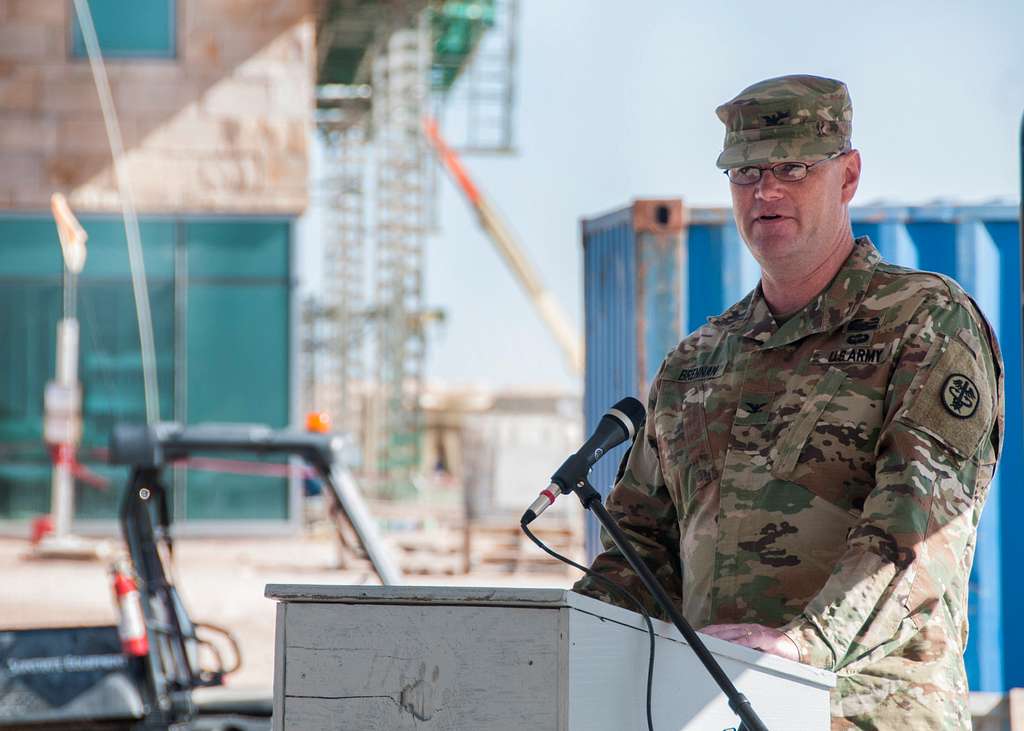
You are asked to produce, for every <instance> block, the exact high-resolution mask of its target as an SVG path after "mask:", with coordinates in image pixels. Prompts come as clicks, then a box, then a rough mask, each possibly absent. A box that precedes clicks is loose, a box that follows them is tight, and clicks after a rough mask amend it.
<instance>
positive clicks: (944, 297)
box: [574, 76, 1003, 730]
mask: <svg viewBox="0 0 1024 731" xmlns="http://www.w3.org/2000/svg"><path fill="white" fill-rule="evenodd" d="M717 113H718V116H719V118H720V119H721V120H722V121H723V122H724V123H725V126H726V135H725V145H724V149H723V151H722V153H721V155H720V156H719V157H718V163H717V164H718V167H719V168H721V169H723V170H724V171H725V173H726V174H727V176H728V178H729V182H730V189H731V191H732V198H733V211H734V214H735V219H736V224H737V226H738V227H739V231H740V233H741V235H742V237H743V240H744V241H745V242H746V244H747V247H748V248H749V249H750V252H751V254H753V256H754V258H755V259H756V260H757V261H758V263H759V264H760V267H761V281H760V283H759V284H758V286H757V287H756V288H755V289H754V291H753V292H751V293H750V294H748V295H747V296H746V297H745V298H743V299H742V300H740V301H739V302H738V303H736V304H735V305H733V306H732V307H730V308H729V309H728V310H726V311H725V312H724V313H723V314H722V315H719V316H717V317H712V318H710V319H709V321H708V323H707V324H706V325H704V326H703V327H701V328H700V329H698V330H697V331H696V332H694V333H692V334H690V335H689V336H687V337H686V338H685V339H684V340H683V341H682V342H681V343H680V344H679V346H678V347H677V348H676V349H675V350H674V351H672V352H671V353H669V355H668V356H667V357H666V359H665V361H664V362H663V363H662V366H661V369H660V370H659V372H658V375H657V377H656V378H655V380H654V383H653V385H652V387H651V393H650V400H649V403H648V420H647V425H646V427H645V429H644V430H643V431H642V432H641V433H640V434H639V435H638V437H637V439H636V441H635V443H634V445H633V447H632V449H631V450H630V452H629V454H628V456H627V459H626V461H625V463H624V465H623V468H622V470H621V472H620V478H619V480H618V482H617V484H616V486H615V489H614V490H613V492H612V493H611V495H610V496H609V498H608V501H607V507H608V509H609V511H610V512H611V514H612V515H613V516H615V518H616V519H617V520H618V522H619V525H620V526H621V527H622V528H623V529H624V530H625V531H626V533H627V534H628V535H629V536H630V538H631V539H632V540H633V541H634V543H635V545H636V546H637V548H638V549H639V550H640V551H641V554H642V555H643V556H644V559H645V560H646V561H647V562H648V564H649V565H650V567H651V569H652V570H653V571H654V572H655V574H656V575H657V576H658V577H659V580H660V581H661V582H662V585H663V586H664V588H665V589H666V591H667V592H668V593H669V594H670V596H673V598H674V599H675V600H676V601H678V602H679V606H680V607H681V609H682V612H683V614H684V615H685V616H686V618H687V619H688V620H689V621H690V622H691V623H692V624H693V625H694V626H695V627H696V628H698V629H699V630H700V631H702V632H704V633H705V634H709V635H712V636H715V637H719V638H722V639H725V640H729V641H732V642H737V643H739V644H742V645H745V646H747V647H752V648H755V649H758V650H763V651H765V652H770V653H774V654H776V655H780V656H782V657H785V658H789V659H791V660H799V661H800V662H803V663H807V664H809V665H813V666H815V667H819V668H824V669H826V670H831V671H833V672H835V673H837V674H838V679H837V687H836V689H835V691H834V693H833V694H832V717H833V722H832V728H833V729H853V728H859V729H895V728H900V729H906V730H909V729H969V728H970V725H971V720H970V714H969V711H968V706H967V679H966V673H965V670H964V664H963V652H964V648H965V646H966V642H967V593H968V586H967V581H968V577H969V575H970V570H971V563H972V560H973V556H974V546H975V534H976V529H977V525H978V519H979V517H980V516H981V510H982V506H983V505H984V503H985V497H986V494H987V491H988V487H989V483H990V482H991V480H992V474H993V471H994V470H995V466H996V458H997V456H998V454H999V449H1000V447H1001V443H1002V435H1003V401H1002V398H1003V388H1002V361H1001V359H1000V356H999V350H998V346H997V344H996V340H995V336H994V335H993V333H992V330H991V328H990V327H989V325H988V323H987V322H986V321H985V318H984V317H983V316H982V314H981V312H980V311H979V310H978V307H977V306H976V304H975V303H974V302H973V301H972V300H971V299H970V297H968V296H967V295H966V294H965V293H964V291H963V290H962V289H961V288H960V287H959V286H958V285H957V283H956V282H954V281H952V280H951V279H949V278H947V277H943V276H941V275H938V274H931V273H926V272H919V271H915V270H912V269H906V268H903V267H898V266H893V265H891V264H887V263H885V262H884V261H882V259H881V257H880V255H879V253H878V251H877V250H876V249H875V247H874V246H873V245H872V243H871V241H870V240H868V238H867V237H861V238H858V239H856V240H855V239H854V238H853V233H852V229H851V225H850V215H849V204H850V201H851V199H852V198H853V196H854V193H855V192H856V190H857V184H858V182H859V179H860V172H861V158H860V153H859V152H858V151H857V150H855V149H853V148H852V147H851V144H850V132H851V119H852V109H851V105H850V98H849V95H848V92H847V89H846V86H845V85H844V84H843V83H841V82H839V81H835V80H832V79H825V78H821V77H816V76H786V77H781V78H776V79H768V80H766V81H762V82H759V83H757V84H754V85H753V86H751V87H749V88H747V89H745V90H743V91H742V92H741V93H740V94H739V95H738V96H737V97H735V98H734V99H732V100H731V101H729V102H726V103H725V104H723V105H722V106H720V107H719V108H718V110H717ZM604 543H605V548H606V550H605V552H604V553H602V554H601V555H599V556H598V557H597V559H595V561H594V564H593V568H594V570H595V571H597V572H599V573H601V574H603V575H605V576H607V577H608V578H610V579H612V580H613V581H614V582H616V583H618V584H620V585H622V586H624V587H626V588H628V589H630V590H633V592H634V593H635V594H636V595H637V596H638V597H640V598H642V599H643V600H644V601H645V602H646V604H647V605H648V608H649V609H650V611H651V612H652V614H657V615H659V616H660V612H659V611H658V610H657V607H656V605H655V604H654V603H653V601H652V600H651V599H650V598H649V597H648V595H647V592H646V591H645V590H644V589H643V587H642V585H641V584H640V582H639V579H638V578H637V577H636V575H635V574H634V572H633V571H632V570H631V569H630V568H629V566H628V565H627V564H626V562H625V559H624V558H623V557H622V555H621V554H620V553H619V552H618V551H617V550H616V549H615V548H614V547H613V546H612V544H611V542H610V540H609V539H608V538H607V536H605V537H604ZM574 588H575V589H576V590H577V591H579V592H582V593H585V594H589V595H591V596H595V597H597V598H599V599H603V600H605V601H611V602H616V603H618V602H620V601H621V600H619V599H618V598H617V597H616V596H614V595H609V594H608V593H607V592H606V591H605V590H604V589H602V587H601V586H600V584H599V583H598V582H595V581H593V580H592V579H590V578H587V577H584V578H583V579H582V580H580V581H579V582H578V583H577V584H576V586H575V587H574Z"/></svg>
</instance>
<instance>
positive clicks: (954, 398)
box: [942, 373, 978, 419]
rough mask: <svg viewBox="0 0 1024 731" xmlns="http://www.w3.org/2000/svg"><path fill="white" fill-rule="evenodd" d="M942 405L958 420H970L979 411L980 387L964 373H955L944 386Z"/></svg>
mask: <svg viewBox="0 0 1024 731" xmlns="http://www.w3.org/2000/svg"><path fill="white" fill-rule="evenodd" d="M942 405H943V406H945V407H946V410H947V411H949V413H951V414H952V415H953V416H955V417H956V418H958V419H970V418H971V417H972V416H974V412H976V411H977V410H978V387H977V386H975V385H974V381H972V380H971V379H970V378H968V377H967V376H965V375H964V374H963V373H954V374H953V375H951V376H950V377H949V378H947V379H946V382H945V383H944V384H942Z"/></svg>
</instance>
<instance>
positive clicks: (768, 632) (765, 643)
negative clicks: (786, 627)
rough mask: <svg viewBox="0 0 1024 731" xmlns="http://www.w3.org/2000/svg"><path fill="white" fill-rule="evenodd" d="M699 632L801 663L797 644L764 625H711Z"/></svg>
mask: <svg viewBox="0 0 1024 731" xmlns="http://www.w3.org/2000/svg"><path fill="white" fill-rule="evenodd" d="M698 631H699V632H700V633H701V634H705V635H711V636H712V637H717V638H718V639H720V640H727V641H729V642H735V643H736V644H737V645H743V646H744V647H750V648H753V649H755V650H761V652H770V653H771V654H772V655H778V656H779V657H784V658H786V659H787V660H792V661H793V662H800V650H799V649H798V648H797V646H796V643H795V642H793V640H791V639H789V637H787V636H786V635H784V634H783V633H782V632H779V630H777V629H773V628H771V627H765V626H764V625H763V624H709V625H708V626H707V627H705V628H704V629H701V630H698Z"/></svg>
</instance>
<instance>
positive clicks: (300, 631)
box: [266, 584, 835, 731]
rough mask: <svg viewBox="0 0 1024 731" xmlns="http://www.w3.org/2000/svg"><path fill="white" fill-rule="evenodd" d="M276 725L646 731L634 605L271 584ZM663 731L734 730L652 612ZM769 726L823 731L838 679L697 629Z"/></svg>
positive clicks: (698, 668) (387, 730) (691, 659)
mask: <svg viewBox="0 0 1024 731" xmlns="http://www.w3.org/2000/svg"><path fill="white" fill-rule="evenodd" d="M266 595H267V597H269V598H271V599H275V600H277V601H278V607H277V637H276V643H275V645H276V646H275V658H274V728H275V729H297V730H301V731H316V730H318V729H346V730H347V731H363V730H366V729H374V730H376V729H380V730H381V731H401V730H404V729H417V730H424V729H438V731H440V730H441V729H444V730H445V731H450V730H459V731H506V730H508V731H520V730H521V729H524V728H525V729H544V730H545V731H548V730H551V731H584V730H585V731H605V730H607V731H627V730H628V731H632V730H633V729H636V730H637V731H645V729H646V728H647V723H646V711H645V692H646V677H647V652H648V646H649V644H648V642H649V641H648V636H647V631H646V628H645V625H644V622H643V619H642V617H640V615H638V614H636V613H634V612H631V611H628V610H625V609H621V608H619V607H614V606H611V605H609V604H605V603H603V602H599V601H596V600H594V599H591V598H589V597H585V596H582V595H579V594H575V593H573V592H570V591H565V590H562V589H482V588H481V589H477V588H452V587H447V588H445V587H415V586H403V587H380V586H372V587H367V586H305V585H290V584H270V585H268V586H267V588H266ZM654 627H655V632H656V634H657V652H656V658H655V667H654V686H653V688H654V694H653V701H652V708H653V716H654V726H655V729H656V731H670V730H671V731H681V730H682V729H686V730H688V731H689V730H690V729H693V730H694V731H696V730H697V729H699V730H700V731H722V730H723V729H727V728H731V727H734V726H738V725H739V721H738V719H737V718H736V716H735V714H733V712H732V711H731V710H729V707H728V704H727V702H726V699H725V696H724V695H723V694H722V693H721V691H720V690H719V689H718V687H717V686H716V685H715V683H714V681H713V680H712V679H711V677H710V676H709V675H708V674H707V672H706V671H705V670H704V668H703V666H702V665H701V664H700V661H699V660H698V659H697V657H696V655H694V653H693V652H692V651H691V650H690V648H689V647H688V645H687V644H686V642H685V641H684V640H683V639H682V637H681V636H680V635H679V633H678V632H677V631H676V629H675V627H673V626H672V625H670V624H668V623H665V622H660V621H657V620H655V621H654ZM704 640H705V643H706V644H707V646H708V649H709V650H710V651H711V652H712V653H713V654H714V655H715V657H716V659H717V660H718V662H719V663H720V664H721V665H722V667H723V669H724V670H725V672H726V674H727V675H728V676H729V677H730V678H731V679H732V681H733V683H735V684H736V686H737V687H738V688H739V690H740V691H741V692H742V693H744V694H745V695H746V696H747V698H749V699H750V701H751V703H752V704H753V706H754V709H755V710H756V711H757V713H758V714H759V715H760V717H761V719H762V720H763V721H764V722H765V725H766V726H767V727H768V728H769V729H770V730H771V731H778V730H780V729H781V730H784V731H792V730H794V729H799V730H800V731H816V730H817V729H821V730H822V731H825V730H827V729H828V728H829V703H828V693H829V689H831V688H832V687H833V686H834V685H835V676H834V675H833V674H832V673H829V672H826V671H824V670H818V669H816V668H812V667H809V666H806V665H801V664H799V663H793V662H789V661H788V660H783V659H782V658H778V657H774V656H772V655H766V654H764V653H760V652H756V651H754V650H749V649H747V648H744V647H740V646H738V645H734V644H732V643H729V642H724V641H721V640H717V639H715V638H713V637H707V638H704Z"/></svg>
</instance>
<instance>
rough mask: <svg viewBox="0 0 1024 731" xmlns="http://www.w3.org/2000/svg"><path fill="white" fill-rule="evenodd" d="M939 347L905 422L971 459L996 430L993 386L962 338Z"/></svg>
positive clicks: (907, 410)
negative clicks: (982, 442)
mask: <svg viewBox="0 0 1024 731" xmlns="http://www.w3.org/2000/svg"><path fill="white" fill-rule="evenodd" d="M936 345H937V346H938V347H940V348H941V352H940V353H939V355H938V357H937V359H936V361H935V363H934V365H933V366H932V367H931V368H930V369H928V371H929V372H928V374H927V377H926V380H925V382H924V385H923V386H921V389H920V391H919V392H918V393H916V394H915V395H914V397H913V401H912V402H911V403H910V405H909V407H908V408H907V409H906V410H905V411H904V413H903V415H902V417H903V421H906V422H909V423H911V424H913V425H914V426H917V427H920V428H921V429H922V430H923V431H925V432H927V433H929V434H931V435H932V436H934V437H936V438H937V439H939V440H940V441H942V442H943V443H944V444H946V445H948V446H949V447H951V448H952V449H953V450H954V451H955V452H956V453H957V455H958V456H959V457H961V458H962V459H969V458H971V457H972V456H973V455H974V453H975V452H976V451H977V450H978V446H979V445H980V444H981V440H982V439H983V438H984V437H985V435H986V434H988V432H989V430H990V429H991V428H992V418H993V408H992V402H993V395H992V394H991V393H990V388H991V386H990V384H989V383H988V377H987V375H986V373H985V368H984V364H983V363H981V362H979V359H977V358H976V357H975V354H974V353H972V352H971V351H970V350H969V349H968V348H967V347H966V346H965V345H964V343H963V342H962V341H961V340H960V339H959V338H949V337H944V338H943V339H942V340H941V341H938V342H937V343H936Z"/></svg>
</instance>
